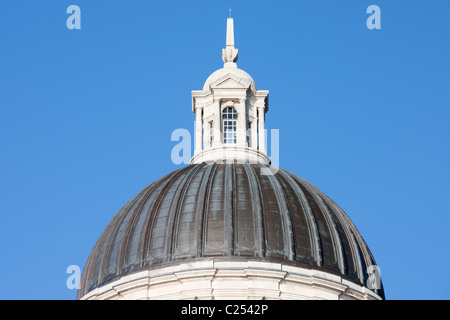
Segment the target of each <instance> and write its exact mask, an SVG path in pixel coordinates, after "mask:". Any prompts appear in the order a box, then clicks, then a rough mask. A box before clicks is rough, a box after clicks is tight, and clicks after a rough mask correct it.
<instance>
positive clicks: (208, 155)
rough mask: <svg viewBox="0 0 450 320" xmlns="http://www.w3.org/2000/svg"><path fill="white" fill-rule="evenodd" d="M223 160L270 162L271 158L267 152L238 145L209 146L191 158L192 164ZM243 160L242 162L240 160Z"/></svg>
mask: <svg viewBox="0 0 450 320" xmlns="http://www.w3.org/2000/svg"><path fill="white" fill-rule="evenodd" d="M222 160H236V161H237V162H238V163H254V164H256V163H262V164H270V159H269V157H267V155H266V154H265V153H262V152H259V151H257V150H253V149H251V148H245V147H237V146H232V147H228V146H221V147H219V148H209V149H205V150H202V151H201V152H200V153H198V154H195V155H194V156H193V157H192V159H191V164H195V163H202V162H218V161H219V162H220V161H222ZM239 161H241V162H239Z"/></svg>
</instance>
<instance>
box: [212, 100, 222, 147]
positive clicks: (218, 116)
mask: <svg viewBox="0 0 450 320" xmlns="http://www.w3.org/2000/svg"><path fill="white" fill-rule="evenodd" d="M220 109H221V108H220V101H219V100H218V101H214V123H213V127H214V142H213V147H214V148H218V147H220V145H221V144H222V132H221V130H220V128H221V127H222V124H221V122H222V121H221V120H222V110H220Z"/></svg>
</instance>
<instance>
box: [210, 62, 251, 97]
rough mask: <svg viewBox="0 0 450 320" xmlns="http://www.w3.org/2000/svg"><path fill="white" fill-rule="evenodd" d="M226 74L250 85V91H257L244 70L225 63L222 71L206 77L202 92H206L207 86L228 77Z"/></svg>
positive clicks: (233, 64)
mask: <svg viewBox="0 0 450 320" xmlns="http://www.w3.org/2000/svg"><path fill="white" fill-rule="evenodd" d="M228 74H232V75H234V76H236V77H238V78H239V79H240V80H243V81H244V82H246V83H248V84H250V85H251V89H252V90H253V91H256V90H257V89H256V83H255V81H254V80H253V78H252V77H251V76H250V75H249V74H248V73H247V72H245V71H244V70H242V69H239V68H237V67H236V64H235V63H225V66H224V67H223V68H222V69H219V70H217V71H215V72H213V73H212V74H211V75H210V76H209V77H208V79H206V82H205V84H204V85H203V90H208V89H209V86H210V85H211V84H212V83H213V82H215V81H217V80H219V79H221V78H222V77H224V76H225V75H228Z"/></svg>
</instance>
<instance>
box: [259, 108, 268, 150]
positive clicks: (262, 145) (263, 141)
mask: <svg viewBox="0 0 450 320" xmlns="http://www.w3.org/2000/svg"><path fill="white" fill-rule="evenodd" d="M264 109H265V106H258V125H259V132H258V142H259V151H261V152H266V135H265V132H266V131H265V130H264V129H265V128H264V120H265V113H264Z"/></svg>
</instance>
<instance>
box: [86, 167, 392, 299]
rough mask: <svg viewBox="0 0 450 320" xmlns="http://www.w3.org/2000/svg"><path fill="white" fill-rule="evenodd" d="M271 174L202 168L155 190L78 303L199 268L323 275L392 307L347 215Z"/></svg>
mask: <svg viewBox="0 0 450 320" xmlns="http://www.w3.org/2000/svg"><path fill="white" fill-rule="evenodd" d="M264 168H269V167H268V166H266V165H262V164H258V165H254V164H253V165H251V164H237V163H234V164H225V163H222V164H218V163H210V164H206V163H202V164H195V165H190V166H188V167H185V168H183V169H179V170H176V171H174V172H172V173H170V174H168V175H167V176H165V177H163V178H161V179H159V180H157V181H156V182H154V183H152V184H151V185H149V186H148V187H147V188H145V189H144V190H142V191H141V192H140V193H139V194H137V195H136V196H135V197H134V198H133V199H132V200H130V201H129V202H128V203H127V204H126V205H125V206H124V207H123V208H122V209H121V210H120V211H119V212H118V213H117V214H116V216H115V217H114V218H113V219H112V220H111V222H110V223H109V224H108V226H107V227H106V229H105V231H104V232H103V234H102V235H101V237H100V239H99V240H98V242H97V244H96V245H95V247H94V249H93V250H92V252H91V255H90V256H89V259H88V261H87V263H86V266H85V269H84V271H83V276H82V279H81V283H80V289H79V293H78V298H82V297H84V298H86V297H90V298H93V297H95V296H96V294H98V293H99V292H103V291H102V290H103V289H102V288H105V287H108V285H110V284H111V283H117V281H118V282H119V283H122V282H124V281H125V280H124V279H127V277H130V276H131V275H133V274H140V273H139V272H141V273H142V272H149V270H156V271H154V272H156V273H158V272H159V274H161V271H158V270H172V272H173V270H174V269H171V268H179V267H180V266H182V265H192V264H195V263H207V264H208V263H210V265H209V266H212V265H214V264H217V265H218V264H220V263H222V265H227V263H228V266H230V263H246V264H247V265H248V266H251V265H253V266H254V265H255V263H256V264H259V265H258V268H257V269H260V268H262V267H261V266H269V265H277V266H279V267H278V268H279V269H280V270H279V271H277V272H278V273H276V274H280V273H279V272H282V271H283V270H289V271H290V272H292V270H302V271H301V272H302V274H303V275H304V274H306V273H309V272H319V274H320V277H322V278H323V277H325V276H326V275H330V276H329V277H335V279H337V280H333V281H334V282H333V283H335V284H334V285H333V286H336V285H337V284H336V283H338V284H339V286H341V287H342V288H340V289H339V290H341V291H342V293H340V294H341V295H346V294H347V293H346V292H347V291H348V290H350V289H349V288H352V286H357V287H358V288H359V289H358V290H359V292H365V293H364V294H365V295H369V297H372V298H375V299H376V298H377V297H378V298H383V297H384V292H383V289H382V287H380V288H377V289H373V290H372V291H370V290H369V289H368V288H367V281H368V275H369V273H370V268H371V266H374V265H376V263H375V260H374V258H373V256H372V254H371V252H370V250H369V248H368V247H367V245H366V243H365V242H364V240H363V238H362V237H361V235H360V234H359V232H358V230H357V229H356V227H355V226H354V225H353V223H352V222H351V220H350V219H349V217H348V216H347V215H346V214H345V213H344V211H343V210H342V209H341V208H340V207H339V206H338V205H337V204H336V203H334V202H333V201H332V200H331V199H330V198H328V197H327V196H326V195H325V194H323V193H322V192H321V191H320V190H319V189H317V188H316V187H314V186H313V185H311V184H310V183H308V182H307V181H305V180H303V179H301V178H299V177H297V176H295V175H294V174H292V173H290V172H288V171H285V170H281V169H279V170H278V172H277V173H275V174H273V175H265V174H263V173H262V169H264ZM211 268H212V267H208V268H206V269H205V270H204V271H202V274H203V273H204V272H206V273H207V272H210V271H211V270H213V269H214V268H212V269H211ZM264 268H266V267H264ZM247 269H248V267H247ZM247 269H246V270H247ZM177 270H178V269H177ZM214 270H215V269H214ZM164 272H167V271H164ZM211 272H212V271H211ZM214 272H217V270H216V271H214ZM296 273H299V271H296ZM296 273H295V274H296ZM144 274H148V273H144ZM214 274H216V273H214ZM286 277H287V275H286V274H285V275H284V276H283V278H286ZM320 277H318V278H320ZM144 278H145V279H147V278H148V279H150V280H148V279H147V280H148V281H150V282H148V283H147V282H146V285H148V286H149V289H146V290H147V291H148V292H150V291H151V290H152V288H153V287H152V284H151V283H152V282H151V276H148V277H144ZM139 279H140V278H139ZM158 279H160V278H158ZM147 280H145V281H147ZM158 281H159V280H158ZM308 281H310V280H308ZM311 281H312V280H311ZM125 282H126V281H125ZM156 282H157V281H156ZM344 284H345V285H344ZM111 290H112V289H111ZM115 290H116V291H117V289H115ZM149 290H150V291H149ZM280 290H281V289H280ZM352 290H353V291H355V290H356V289H354V288H353V289H352ZM358 290H356V291H358ZM111 292H112V291H111ZM114 292H115V291H114ZM148 292H147V294H149V293H148ZM216 292H220V290H216ZM280 292H281V291H280ZM280 292H277V291H276V290H275V291H271V292H270V293H266V296H270V295H271V294H273V295H275V296H276V295H277V294H278V295H280V294H281V293H280ZM216 294H217V295H218V294H219V293H216ZM360 294H362V293H360ZM210 297H212V298H214V294H213V293H211V296H210ZM190 298H194V296H191V297H190ZM216 298H217V296H216Z"/></svg>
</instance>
